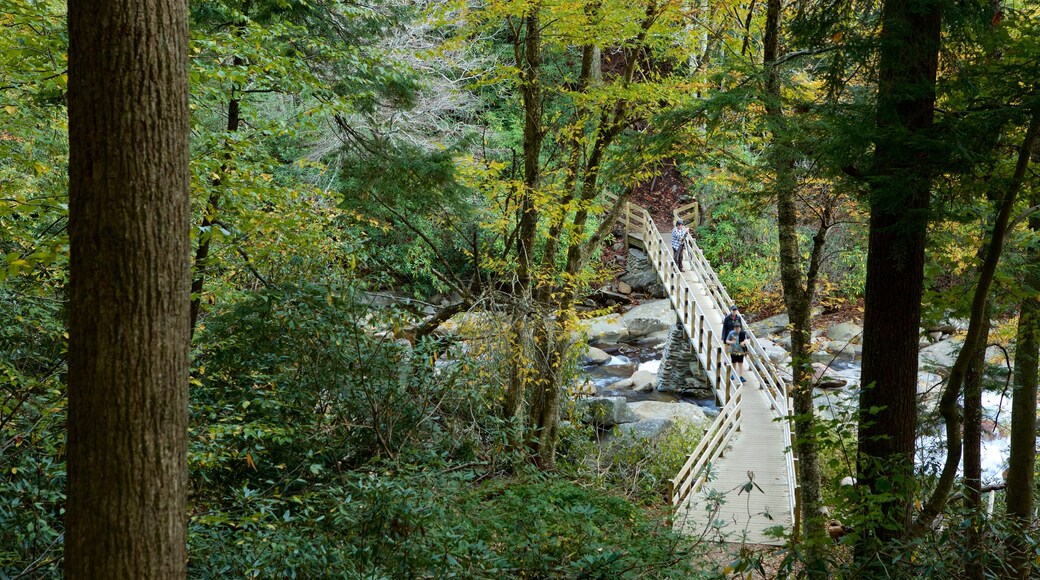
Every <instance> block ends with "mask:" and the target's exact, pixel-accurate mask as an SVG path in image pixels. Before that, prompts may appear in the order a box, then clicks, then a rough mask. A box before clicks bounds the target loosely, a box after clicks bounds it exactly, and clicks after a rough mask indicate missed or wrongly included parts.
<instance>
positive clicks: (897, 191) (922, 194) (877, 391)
mask: <svg viewBox="0 0 1040 580" xmlns="http://www.w3.org/2000/svg"><path fill="white" fill-rule="evenodd" d="M941 24H942V4H941V3H936V2H932V1H931V0H885V3H884V8H883V12H882V32H881V50H880V61H879V68H878V75H879V84H878V97H877V101H878V104H877V126H878V130H879V135H878V137H877V138H876V140H875V150H874V162H873V167H872V170H871V179H870V181H869V187H870V192H869V203H870V225H869V241H868V253H867V282H866V297H865V305H864V319H863V323H864V324H863V370H862V379H861V383H862V385H863V387H864V388H863V389H862V390H861V392H860V398H859V408H860V415H859V454H858V457H857V470H858V474H859V482H860V484H861V485H862V486H864V487H865V488H866V489H867V490H869V493H871V494H883V495H884V496H885V497H890V498H892V499H890V500H886V501H883V502H882V505H880V506H874V507H879V508H880V509H879V510H877V511H874V510H871V509H870V506H864V508H865V510H866V511H864V512H863V514H862V515H863V517H862V518H861V522H860V525H865V526H869V527H870V529H866V530H863V532H864V533H863V534H862V536H861V538H862V540H861V541H860V542H859V543H858V544H857V546H856V555H857V559H858V560H859V561H860V562H861V563H863V562H866V561H868V560H872V559H873V557H874V556H875V555H876V551H877V549H878V548H879V544H883V543H885V542H886V541H888V540H890V539H892V538H895V537H898V536H899V535H901V533H902V531H903V530H906V529H907V528H908V527H909V525H910V518H911V510H910V507H911V503H910V502H911V499H912V493H913V487H914V486H913V453H914V438H915V434H916V429H917V406H916V403H917V354H918V350H917V349H918V345H917V343H918V327H919V324H920V320H921V292H922V290H923V288H924V271H923V267H924V247H925V233H926V229H927V225H928V216H927V213H928V206H929V192H930V189H931V182H932V171H933V169H932V165H933V164H932V161H931V158H930V157H931V154H930V152H929V151H928V149H927V147H928V144H927V143H926V141H927V140H926V139H925V135H926V134H927V133H928V132H929V131H930V130H931V128H932V125H933V121H934V114H935V82H936V71H937V63H938V55H939V47H940V37H941V34H940V33H941ZM923 142H924V144H923V145H922V143H923ZM889 486H891V487H889ZM877 514H883V517H882V518H880V519H881V520H882V521H878V519H879V518H877V517H876V515H877Z"/></svg>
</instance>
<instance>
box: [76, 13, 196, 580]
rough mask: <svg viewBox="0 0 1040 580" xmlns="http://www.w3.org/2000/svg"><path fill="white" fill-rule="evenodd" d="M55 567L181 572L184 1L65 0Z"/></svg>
mask: <svg viewBox="0 0 1040 580" xmlns="http://www.w3.org/2000/svg"><path fill="white" fill-rule="evenodd" d="M68 23H69V28H68V30H69V104H68V113H69V142H70V152H69V240H70V245H71V266H70V268H71V282H70V298H69V300H70V303H69V313H70V321H69V374H68V381H69V409H68V488H67V493H68V505H67V513H66V516H65V524H66V534H65V574H66V576H68V577H69V578H177V577H181V578H183V577H184V576H185V574H186V568H185V567H186V563H187V555H186V521H187V512H186V504H185V497H186V484H187V460H186V448H187V411H188V367H189V362H190V361H189V355H188V345H189V328H188V320H189V294H188V290H189V282H190V269H189V266H190V264H189V254H190V251H191V244H190V240H189V227H190V223H189V222H190V205H189V198H188V195H189V173H188V159H189V155H188V131H189V117H188V115H189V113H188V3H187V2H186V1H183V0H140V1H137V2H129V1H127V0H112V1H109V2H101V1H91V0H72V1H71V2H70V3H69V11H68Z"/></svg>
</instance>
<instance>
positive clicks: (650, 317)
mask: <svg viewBox="0 0 1040 580" xmlns="http://www.w3.org/2000/svg"><path fill="white" fill-rule="evenodd" d="M622 318H623V319H624V320H625V326H626V327H627V328H628V334H629V336H631V337H640V336H646V335H648V334H652V333H655V332H661V331H663V330H668V329H669V328H671V327H672V326H675V323H676V321H677V320H678V317H677V316H676V314H675V311H674V310H672V303H671V301H669V300H652V301H649V302H644V303H642V304H640V305H639V306H636V307H635V308H632V309H631V310H629V311H628V312H626V313H625V314H624V316H623V317H622Z"/></svg>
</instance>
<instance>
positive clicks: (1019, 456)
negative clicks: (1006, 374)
mask: <svg viewBox="0 0 1040 580" xmlns="http://www.w3.org/2000/svg"><path fill="white" fill-rule="evenodd" d="M1037 197H1038V196H1035V195H1034V196H1033V200H1032V203H1033V204H1036V203H1037V202H1038V201H1040V200H1038V199H1037ZM1029 229H1031V230H1032V231H1033V232H1034V234H1035V233H1038V232H1040V216H1036V215H1035V214H1034V215H1033V216H1032V217H1030V218H1029ZM1026 263H1027V264H1030V267H1029V271H1028V272H1027V274H1026V278H1025V280H1024V282H1023V293H1024V294H1025V296H1024V298H1022V305H1021V310H1020V312H1019V315H1018V333H1017V338H1016V346H1015V378H1014V380H1015V390H1014V396H1013V397H1012V401H1011V456H1010V458H1009V460H1008V471H1007V493H1006V496H1005V497H1006V498H1007V499H1006V500H1005V501H1006V505H1007V515H1008V521H1009V527H1010V529H1011V534H1010V535H1009V537H1008V539H1007V541H1006V545H1007V552H1008V567H1009V568H1011V569H1012V570H1014V575H1013V576H1012V577H1013V578H1017V579H1019V580H1026V579H1027V578H1031V577H1033V575H1032V572H1033V554H1032V549H1031V548H1030V542H1029V540H1028V537H1027V536H1028V534H1030V533H1032V532H1031V524H1032V522H1033V493H1034V491H1035V490H1034V487H1035V476H1034V472H1035V469H1036V396H1037V365H1038V364H1040V341H1038V340H1037V329H1038V328H1040V272H1038V271H1037V265H1038V264H1040V249H1038V248H1037V247H1036V245H1033V246H1031V247H1030V249H1029V250H1028V254H1027V259H1026Z"/></svg>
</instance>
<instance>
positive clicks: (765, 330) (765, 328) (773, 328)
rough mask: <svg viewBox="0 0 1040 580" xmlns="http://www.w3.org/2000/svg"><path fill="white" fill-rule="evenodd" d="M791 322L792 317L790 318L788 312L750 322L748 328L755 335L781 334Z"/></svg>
mask: <svg viewBox="0 0 1040 580" xmlns="http://www.w3.org/2000/svg"><path fill="white" fill-rule="evenodd" d="M790 323H791V319H790V318H788V316H787V313H786V312H785V313H783V314H777V315H776V316H771V317H769V318H765V319H763V320H758V321H755V322H749V323H748V328H750V329H751V331H752V332H754V333H755V336H758V337H762V336H769V335H770V334H780V333H782V332H784V331H786V330H787V325H788V324H790Z"/></svg>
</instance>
